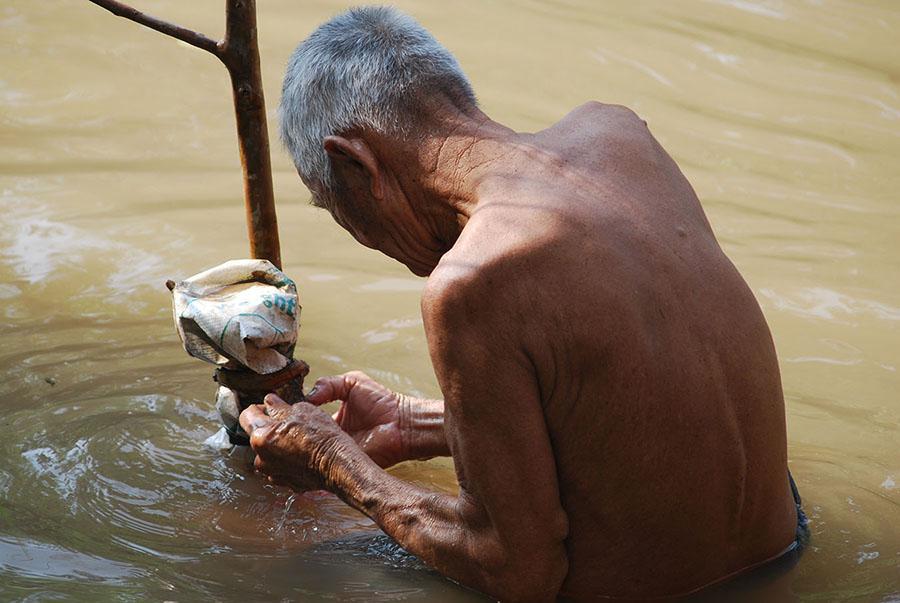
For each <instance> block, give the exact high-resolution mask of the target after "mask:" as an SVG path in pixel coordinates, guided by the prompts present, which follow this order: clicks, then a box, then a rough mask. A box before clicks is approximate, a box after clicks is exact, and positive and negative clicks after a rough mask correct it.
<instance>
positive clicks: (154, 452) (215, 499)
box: [0, 0, 900, 601]
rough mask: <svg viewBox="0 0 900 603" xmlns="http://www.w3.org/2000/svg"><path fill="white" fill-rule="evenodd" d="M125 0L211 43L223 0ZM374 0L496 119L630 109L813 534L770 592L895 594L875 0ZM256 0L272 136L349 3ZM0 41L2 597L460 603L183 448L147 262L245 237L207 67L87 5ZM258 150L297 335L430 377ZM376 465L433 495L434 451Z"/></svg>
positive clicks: (184, 405)
mask: <svg viewBox="0 0 900 603" xmlns="http://www.w3.org/2000/svg"><path fill="white" fill-rule="evenodd" d="M135 2H136V3H138V5H139V6H140V7H141V8H145V9H146V10H148V11H150V12H152V13H154V14H156V15H159V16H163V17H166V18H170V19H172V20H173V21H177V22H179V23H181V24H183V25H185V26H189V27H193V28H196V29H199V30H202V31H204V32H206V33H207V34H209V35H211V36H218V35H219V33H220V32H221V28H222V21H223V14H222V2H221V1H220V0H203V1H194V2H179V1H177V0H152V1H151V0H145V1H143V2H140V0H135ZM396 4H397V5H398V6H399V7H400V8H402V9H405V10H407V11H409V12H411V13H412V14H414V15H415V16H416V17H417V18H419V20H420V21H421V22H422V23H423V24H425V25H426V26H427V27H428V28H429V29H431V30H432V31H433V32H434V33H435V35H436V36H437V37H438V38H439V39H440V40H441V41H443V42H444V43H445V44H446V45H447V46H448V47H449V48H450V50H451V51H452V52H454V53H455V54H456V55H457V56H458V58H459V60H460V62H461V64H462V66H463V68H464V69H465V70H466V71H467V73H468V74H469V76H470V77H471V79H472V81H473V84H474V87H475V89H476V91H477V93H478V94H479V96H480V99H481V103H482V104H483V108H484V109H485V110H486V111H487V112H488V113H489V114H490V115H492V116H493V117H495V118H496V119H498V120H500V121H502V122H504V123H507V124H508V125H510V126H512V127H514V128H517V129H521V130H528V131H534V130H538V129H541V128H544V127H546V126H547V125H549V124H550V123H552V122H554V121H555V120H557V119H559V118H560V117H562V116H563V115H564V114H565V113H566V112H568V111H569V110H570V109H571V108H573V107H574V106H576V105H578V104H580V103H582V102H584V101H586V100H589V99H596V100H601V101H604V102H612V103H621V104H625V105H628V106H630V107H632V108H633V109H635V110H636V111H637V112H638V113H639V114H640V115H641V116H642V117H644V119H646V120H647V121H648V122H649V125H650V128H651V129H652V131H653V132H654V133H655V134H656V136H657V137H658V138H659V140H660V141H661V142H662V144H663V145H664V146H665V147H666V148H667V149H668V150H669V152H670V153H671V154H672V155H673V156H674V157H675V159H676V161H678V163H679V164H680V165H681V167H682V168H683V170H684V171H685V172H686V174H687V176H688V178H689V179H690V180H691V182H692V183H693V184H694V186H695V188H696V189H697V191H698V193H699V196H700V198H701V200H702V201H703V204H704V206H705V208H706V211H707V213H708V215H709V217H710V220H711V222H712V224H713V227H714V229H715V231H716V233H717V235H718V237H719V240H720V241H721V242H722V244H723V246H724V247H725V249H726V251H727V252H728V254H729V255H730V256H731V258H732V259H733V260H734V262H735V263H736V264H737V266H738V268H739V269H740V270H741V272H742V273H743V274H744V276H745V277H746V279H747V280H748V282H749V283H750V285H751V287H752V288H753V290H754V292H755V294H756V296H757V298H758V299H759V302H760V304H761V305H762V307H763V310H764V311H765V314H766V316H767V318H768V320H769V323H770V325H771V327H772V331H773V333H774V337H775V341H776V344H777V347H778V351H779V356H780V361H781V368H782V371H783V379H784V389H785V395H786V404H787V421H788V435H789V446H790V450H789V452H790V466H791V470H792V472H793V473H794V476H795V477H796V479H797V482H798V484H799V487H800V490H801V492H802V494H803V496H804V502H805V506H806V509H807V511H808V513H809V515H810V519H811V528H812V534H813V537H812V538H813V539H812V545H811V547H810V548H809V549H808V550H807V552H806V554H805V555H804V557H803V558H802V560H801V561H800V563H799V565H798V566H797V567H796V568H795V569H794V570H793V572H792V573H790V574H789V576H788V577H787V578H786V585H787V586H786V589H785V591H784V592H785V593H786V594H787V600H794V599H797V600H808V601H850V600H852V601H900V394H898V392H900V372H898V371H900V204H898V199H900V193H898V191H900V2H896V1H894V0H882V1H876V0H867V1H863V0H859V1H855V2H851V1H849V0H843V1H842V0H760V1H751V0H709V1H702V0H690V1H687V0H678V1H663V0H658V1H655V2H650V1H637V0H630V1H625V0H609V1H603V2H601V1H592V0H519V1H515V2H513V1H511V0H489V1H486V0H480V1H475V0H462V1H457V2H452V3H450V2H440V1H437V0H428V1H421V0H420V1H416V2H413V1H411V0H400V1H398V2H396ZM259 5H260V7H259V13H260V14H259V19H260V40H261V52H262V58H263V71H264V77H265V84H266V92H267V97H268V104H269V113H270V116H271V117H270V129H271V127H272V126H274V123H275V121H274V107H275V106H276V105H277V101H278V98H279V90H280V79H281V75H282V69H283V66H284V64H285V62H286V60H287V57H288V54H289V53H290V51H291V50H292V48H293V47H294V45H295V44H296V43H297V42H298V41H299V40H300V39H302V38H303V37H305V36H306V35H307V33H309V32H310V31H311V29H312V28H313V27H314V26H315V25H316V24H317V23H319V22H321V21H322V20H324V19H326V18H327V17H328V16H330V15H332V14H334V13H335V12H337V11H338V10H340V9H341V8H343V7H344V6H345V5H346V4H345V3H343V2H336V1H331V0H309V1H301V0H290V1H288V0H261V1H260V2H259ZM0 48H2V54H0V191H2V193H0V194H2V196H0V225H2V228H0V421H2V424H0V429H2V436H0V600H4V601H5V600H29V601H38V600H40V601H43V600H57V599H60V600H62V599H65V600H90V601H96V600H116V601H131V600H145V599H146V600H173V601H193V600H221V599H234V600H240V599H247V600H256V599H278V600H285V599H300V600H306V599H309V600H320V599H329V600H360V601H372V600H377V601H393V600H423V599H429V600H446V601H454V600H477V599H478V598H479V596H478V595H476V594H474V593H471V592H470V591H466V590H464V589H461V588H459V587H457V586H455V585H454V584H452V583H450V582H449V581H446V580H444V579H442V578H441V577H439V576H437V575H436V574H434V573H432V572H429V571H427V570H424V569H423V568H421V567H419V566H418V565H417V564H416V563H415V562H414V561H413V560H411V559H409V558H408V557H405V556H404V555H402V554H401V553H400V552H399V551H398V550H397V549H396V548H395V547H393V546H391V545H390V544H389V543H388V542H387V541H386V540H385V539H383V538H381V539H379V538H377V534H378V531H377V529H376V528H374V527H373V525H372V524H371V522H369V521H368V520H367V519H366V518H364V517H363V516H361V515H359V514H357V513H356V512H353V511H351V510H349V509H347V508H346V507H345V506H344V505H342V504H341V503H340V502H338V501H337V500H336V499H335V498H333V497H331V496H326V495H322V494H312V495H292V494H291V493H290V492H288V491H286V490H283V489H279V488H275V487H272V486H269V485H264V484H263V483H261V481H260V480H259V479H258V478H257V477H256V476H255V475H254V474H253V473H252V470H250V469H249V464H248V463H249V461H248V459H247V458H246V456H245V455H242V454H240V453H237V454H232V455H230V456H229V455H226V454H223V453H220V452H216V451H213V450H210V449H207V448H205V447H204V446H203V441H204V439H205V438H207V437H208V436H209V435H211V434H212V433H214V432H215V431H216V430H217V428H218V426H219V424H218V418H217V416H216V414H215V411H214V409H213V404H212V399H213V395H214V384H213V383H212V381H211V369H210V367H209V366H208V365H205V364H203V363H201V362H199V361H196V360H193V359H190V358H188V357H187V356H186V355H185V354H184V352H183V351H182V350H181V347H180V345H179V341H178V338H177V336H176V334H175V331H174V328H173V325H172V318H171V309H170V298H169V294H168V292H167V291H166V289H165V288H164V287H163V282H164V281H165V279H167V278H175V279H179V278H184V277H186V276H188V275H191V274H194V273H196V272H199V271H200V270H202V269H205V268H207V267H210V266H213V265H215V264H218V263H220V262H222V261H224V260H227V259H231V258H239V257H244V256H245V255H246V253H247V251H246V247H247V244H246V234H245V226H244V221H243V220H244V218H243V210H242V199H241V181H240V170H239V163H238V156H237V146H236V140H235V133H234V122H233V116H232V108H231V98H230V89H229V86H228V83H227V78H226V73H225V70H224V69H223V68H222V67H221V66H220V65H218V63H217V62H216V61H215V59H213V58H212V57H211V56H209V55H206V54H205V53H203V52H201V51H198V50H195V49H193V48H190V47H187V46H185V45H183V44H180V43H178V42H175V41H173V40H170V39H167V38H164V37H162V36H161V35H159V34H156V33H153V32H150V31H147V30H145V29H143V28H140V27H139V26H137V25H135V24H132V23H129V22H127V21H124V20H120V19H116V18H114V17H112V16H111V15H109V14H108V13H106V12H104V11H102V10H100V9H98V8H96V7H95V6H93V5H91V4H89V3H88V2H87V1H86V0H66V1H64V2H43V1H40V2H39V1H36V0H4V2H3V3H2V4H0ZM273 161H274V165H275V172H276V173H275V188H276V195H277V198H278V209H279V219H280V224H281V237H282V246H283V247H282V249H283V257H284V260H285V270H286V271H287V272H288V274H290V275H291V276H292V277H293V278H294V279H296V281H297V283H298V286H299V288H300V292H301V297H302V304H303V306H304V310H303V326H302V328H301V331H300V344H299V345H298V356H300V357H302V358H304V359H305V360H306V361H308V362H309V363H310V365H312V374H313V376H318V375H323V374H331V373H336V372H342V371H345V370H350V369H356V368H359V369H363V370H365V371H367V372H369V373H370V374H372V375H373V376H375V377H377V378H379V379H380V380H382V381H383V382H384V383H386V384H387V385H389V386H390V387H393V388H395V389H398V390H402V391H407V392H411V393H418V394H423V395H428V396H437V395H440V392H439V390H438V388H437V386H436V383H435V379H434V376H433V373H432V370H431V366H430V363H429V360H428V355H427V352H426V345H425V340H424V335H423V331H422V322H421V319H420V315H419V306H418V302H419V294H420V291H421V288H422V284H423V281H422V280H420V279H417V278H415V277H413V276H412V275H410V274H409V273H408V272H407V271H406V269H405V268H404V267H403V266H401V265H399V264H396V263H394V262H393V261H392V260H390V259H388V258H386V257H383V256H380V255H379V254H377V253H376V252H373V251H369V250H367V249H364V248H362V247H360V246H359V245H357V244H356V243H355V242H354V241H353V240H352V239H351V237H350V236H349V235H347V234H345V233H344V232H343V231H341V230H340V229H339V227H337V226H336V225H335V224H334V223H333V222H332V221H331V219H330V217H329V216H328V215H327V214H325V213H324V212H323V211H321V210H317V209H315V208H313V207H311V206H309V205H308V203H307V202H308V198H309V195H308V193H307V191H306V190H305V189H304V188H303V187H302V185H301V184H300V182H299V180H298V179H297V177H296V176H295V175H294V173H293V170H292V168H291V165H290V163H289V161H288V160H287V158H286V155H285V153H284V152H283V151H282V150H281V149H280V147H279V145H278V144H277V142H276V141H274V140H273ZM697 294H698V295H702V294H703V292H702V291H698V292H697ZM523 454H527V451H523ZM394 471H395V472H396V473H397V474H399V475H402V476H404V477H406V478H408V479H411V480H414V481H417V482H419V483H422V484H426V485H431V486H433V487H435V488H439V489H442V490H445V491H453V489H454V488H455V480H454V476H453V471H452V464H451V463H450V462H449V461H448V460H436V461H431V462H427V463H408V464H405V465H403V466H400V467H398V468H396V469H394ZM523 529H528V527H527V526H523ZM647 546H652V543H647ZM610 554H615V551H610ZM758 598H759V599H760V600H763V599H764V598H765V597H764V596H763V595H759V597H758Z"/></svg>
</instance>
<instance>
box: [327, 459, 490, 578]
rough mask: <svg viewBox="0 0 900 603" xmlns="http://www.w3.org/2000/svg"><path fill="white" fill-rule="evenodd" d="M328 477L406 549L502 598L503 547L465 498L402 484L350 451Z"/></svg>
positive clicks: (342, 494)
mask: <svg viewBox="0 0 900 603" xmlns="http://www.w3.org/2000/svg"><path fill="white" fill-rule="evenodd" d="M327 475H328V478H327V480H326V484H327V488H328V490H330V491H331V492H333V493H335V494H336V495H338V496H339V497H340V498H341V499H342V500H343V501H344V502H346V503H347V504H348V505H350V506H352V507H354V508H356V509H357V510H359V511H360V512H362V513H364V514H366V515H367V516H369V517H370V518H371V519H372V520H373V521H375V523H377V524H378V526H379V527H380V528H381V529H382V530H384V532H385V533H387V534H388V535H389V536H390V537H391V538H393V539H394V540H395V541H396V542H397V543H399V544H400V545H401V546H402V547H403V548H404V549H406V550H407V551H409V552H410V553H412V554H413V555H416V556H417V557H419V558H420V559H421V560H422V561H424V562H425V563H426V564H428V565H429V566H431V567H433V568H435V569H436V570H438V571H439V572H441V573H442V574H444V575H446V576H448V577H450V578H452V579H454V580H457V581H458V582H460V583H462V584H464V585H466V586H470V587H472V588H476V589H478V590H481V591H483V592H488V593H491V594H493V595H495V596H502V594H503V593H502V591H503V588H504V586H503V582H502V577H501V575H500V574H501V573H502V571H501V569H499V567H500V566H501V565H502V563H501V561H500V560H501V559H502V555H498V554H497V552H498V551H499V549H500V544H499V542H495V540H496V537H495V535H494V533H493V531H492V530H491V529H489V523H488V522H487V518H486V517H485V516H484V514H483V513H479V512H477V510H476V509H475V508H474V507H472V506H471V505H470V504H469V503H467V502H465V500H464V499H463V498H460V497H455V496H449V495H445V494H441V493H437V492H433V491H428V490H425V489H423V488H420V487H418V486H415V485H413V484H410V483H409V482H406V481H404V480H401V479H398V478H396V477H394V476H392V475H391V474H390V473H387V472H386V471H384V470H383V469H381V468H380V467H378V465H377V464H376V463H374V462H373V461H372V460H371V459H370V458H369V457H368V456H366V455H365V454H364V453H362V452H361V451H359V450H358V449H356V448H353V447H352V446H347V445H345V446H341V447H340V449H339V451H338V452H336V453H335V457H334V460H333V461H332V463H330V467H329V469H328V470H327Z"/></svg>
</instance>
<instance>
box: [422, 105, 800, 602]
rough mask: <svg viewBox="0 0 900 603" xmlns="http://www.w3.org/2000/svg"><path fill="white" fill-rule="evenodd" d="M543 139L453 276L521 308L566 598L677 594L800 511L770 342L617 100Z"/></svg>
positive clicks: (516, 311) (717, 575) (484, 215)
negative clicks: (482, 278) (463, 275)
mask: <svg viewBox="0 0 900 603" xmlns="http://www.w3.org/2000/svg"><path fill="white" fill-rule="evenodd" d="M532 140H533V145H532V148H531V150H530V151H529V152H530V155H531V156H532V157H533V158H534V163H533V165H532V166H529V168H528V169H526V170H521V171H520V174H521V177H520V178H518V179H515V180H509V179H504V180H502V181H496V182H488V183H486V184H485V186H484V190H483V191H481V192H482V193H483V195H482V200H481V202H480V205H479V207H478V209H477V210H476V212H475V214H474V215H473V216H472V217H471V219H470V221H469V223H468V224H467V226H466V228H465V230H464V232H463V235H462V236H461V238H460V240H459V241H458V242H457V244H456V245H455V246H454V248H453V250H452V251H451V252H450V253H448V254H447V256H446V257H445V260H442V265H444V264H451V265H452V264H463V265H470V266H475V267H476V268H478V269H486V270H488V271H489V272H491V273H492V274H495V275H497V277H496V278H494V279H493V281H494V286H501V287H505V288H507V289H509V290H511V291H512V293H513V295H511V296H510V298H511V299H517V300H519V304H520V307H518V308H511V309H510V313H509V314H510V320H515V321H516V325H515V327H514V328H515V332H516V333H517V334H518V336H519V344H520V345H521V346H522V348H523V349H524V351H525V353H526V354H527V356H528V357H529V358H530V359H531V360H532V362H533V364H534V370H535V373H536V375H535V378H536V380H537V383H538V387H539V389H540V400H541V404H542V407H543V415H544V419H545V421H546V425H547V431H548V433H549V437H550V441H551V444H552V448H553V454H554V456H555V459H556V467H557V473H558V480H559V489H560V499H561V502H562V505H563V508H564V510H565V513H566V514H567V516H568V521H569V530H568V534H569V536H568V538H567V540H566V549H567V552H568V562H569V569H568V575H567V578H566V579H565V582H564V584H563V589H562V593H563V594H570V595H574V596H578V595H579V594H581V595H584V594H586V593H596V592H597V591H598V589H599V590H601V591H602V592H603V594H605V595H608V596H616V595H620V594H625V593H627V594H628V595H629V596H654V595H671V594H679V593H684V592H687V591H690V590H693V589H696V588H698V587H702V586H704V585H706V584H709V583H711V582H714V581H716V580H719V579H722V578H724V577H726V576H728V575H730V574H732V573H735V572H738V571H740V570H742V569H745V568H748V567H750V566H753V565H755V564H758V563H760V562H763V561H765V560H767V559H769V558H772V557H774V556H776V555H777V554H779V552H781V551H782V550H783V549H784V548H785V547H786V546H788V544H789V543H790V542H791V540H792V537H793V533H794V526H795V521H796V516H795V512H794V507H793V503H792V499H791V495H790V489H789V485H788V477H787V463H786V436H785V424H784V403H783V396H782V391H781V382H780V376H779V371H778V365H777V359H776V355H775V350H774V345H773V343H772V339H771V336H770V333H769V330H768V327H767V325H766V322H765V320H764V318H763V316H762V313H761V311H760V309H759V306H758V305H757V303H756V301H755V299H754V297H753V295H752V293H751V292H750V290H749V288H748V287H747V285H746V283H745V282H744V280H743V279H742V277H741V276H740V275H739V274H738V272H737V271H736V269H735V268H734V266H733V265H732V264H731V262H730V261H729V260H728V258H727V257H725V255H724V254H723V252H722V250H721V249H720V247H719V245H718V243H717V242H716V240H715V237H714V236H713V234H712V231H711V229H710V227H709V224H708V222H707V220H706V217H705V215H704V214H703V211H702V209H701V207H700V204H699V202H698V200H697V197H696V195H695V194H694V191H693V190H692V188H691V187H690V185H689V184H688V182H687V180H686V179H685V178H684V176H683V175H682V174H681V172H680V170H679V169H678V167H677V166H676V165H675V163H674V162H673V161H672V159H671V158H670V157H669V156H668V155H667V154H666V153H665V151H664V150H663V149H662V148H661V147H660V146H659V145H658V144H657V142H656V141H655V140H654V139H653V137H652V135H651V134H650V133H649V131H648V129H647V127H646V125H645V124H644V123H643V122H642V121H641V120H640V119H638V118H637V117H636V116H635V115H634V114H633V113H632V112H630V111H629V110H627V109H624V108H621V107H615V106H607V105H600V104H597V103H591V104H588V105H585V106H583V107H580V108H578V109H576V110H575V111H574V112H573V113H572V114H570V115H569V116H567V117H566V118H565V119H563V120H562V121H561V122H560V123H559V124H557V125H555V126H554V127H552V128H550V129H548V130H545V131H543V132H540V133H538V134H535V135H534V136H533V139H532ZM439 270H440V267H439ZM498 279H499V281H498ZM498 282H499V283H500V284H498ZM484 293H485V294H490V292H488V291H485V292H484ZM536 479H539V478H536ZM648 568H652V571H648ZM602 585H618V586H611V587H610V588H609V589H605V588H604V587H603V586H602ZM622 585H629V586H628V587H627V590H626V589H625V587H623V586H622ZM616 588H620V589H621V592H616Z"/></svg>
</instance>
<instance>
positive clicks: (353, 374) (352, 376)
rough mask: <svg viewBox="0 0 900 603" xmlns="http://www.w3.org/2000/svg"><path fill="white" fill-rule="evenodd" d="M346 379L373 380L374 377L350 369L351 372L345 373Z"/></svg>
mask: <svg viewBox="0 0 900 603" xmlns="http://www.w3.org/2000/svg"><path fill="white" fill-rule="evenodd" d="M344 379H346V380H347V381H351V382H353V381H357V382H358V381H371V380H372V378H371V377H369V376H368V375H367V374H365V373H364V372H362V371H350V372H349V373H344Z"/></svg>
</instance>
